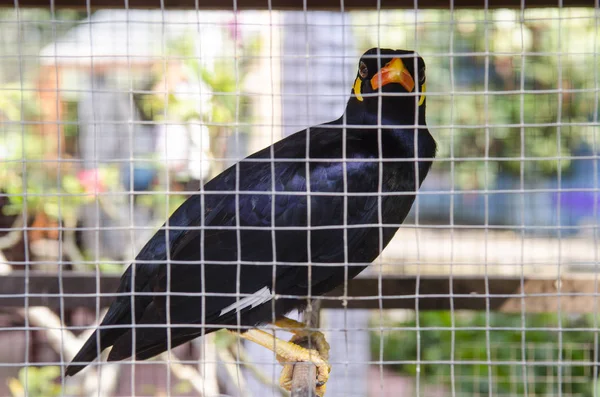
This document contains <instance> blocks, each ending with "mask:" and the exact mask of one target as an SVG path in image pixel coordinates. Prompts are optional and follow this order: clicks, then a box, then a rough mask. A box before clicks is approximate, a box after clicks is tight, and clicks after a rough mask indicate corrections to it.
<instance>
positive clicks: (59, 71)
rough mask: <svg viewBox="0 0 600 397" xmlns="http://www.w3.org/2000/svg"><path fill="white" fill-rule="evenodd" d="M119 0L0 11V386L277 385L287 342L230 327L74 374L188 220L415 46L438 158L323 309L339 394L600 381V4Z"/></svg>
mask: <svg viewBox="0 0 600 397" xmlns="http://www.w3.org/2000/svg"><path fill="white" fill-rule="evenodd" d="M128 4H129V3H126V4H124V5H123V6H122V7H114V5H113V4H111V3H110V2H109V3H107V4H106V5H108V6H113V7H114V8H113V9H107V10H95V9H93V7H95V6H96V4H94V3H91V2H87V3H85V4H84V3H82V4H80V5H79V6H80V7H83V8H73V7H71V8H69V7H67V8H56V7H55V4H54V3H53V2H51V3H50V4H49V5H48V6H47V7H45V8H27V7H25V6H22V5H21V4H19V2H15V3H14V4H4V3H3V5H4V6H5V8H0V207H1V212H0V271H1V272H2V279H1V280H0V285H1V288H0V305H1V306H2V310H1V311H0V321H1V322H2V328H1V329H0V331H1V332H0V338H3V339H2V341H1V342H0V364H1V365H0V371H2V375H1V376H0V377H1V378H2V379H3V380H5V381H4V382H0V394H1V395H10V396H22V395H23V396H36V397H37V396H45V397H51V396H80V395H81V396H83V395H86V396H88V395H90V396H107V397H108V396H133V395H135V396H163V395H168V396H192V395H193V396H196V395H202V396H216V395H228V396H229V395H230V396H263V395H274V396H275V395H283V393H284V392H283V391H282V390H281V389H280V388H279V387H278V377H279V373H280V370H281V367H280V365H279V364H278V363H277V361H276V360H275V357H274V355H273V353H272V352H270V351H268V350H266V349H264V348H262V347H259V346H257V345H254V344H250V343H247V342H245V341H244V342H240V341H238V339H236V338H234V337H232V336H231V335H230V334H228V333H226V332H218V333H213V334H211V335H208V336H206V337H203V338H199V339H196V340H194V341H193V342H190V343H188V344H185V345H183V346H180V347H177V348H176V349H173V350H172V351H171V352H169V353H164V354H162V355H160V356H158V357H157V358H156V359H153V360H149V361H139V360H136V361H135V362H134V363H131V362H130V361H129V362H127V361H126V362H125V363H107V362H106V360H105V358H106V355H104V356H103V358H102V359H101V360H99V361H97V362H95V364H93V365H91V366H90V368H89V369H86V370H85V372H82V373H81V375H77V376H76V377H72V378H64V377H63V376H62V375H63V374H64V370H65V368H66V365H67V364H68V363H69V361H70V360H71V359H72V358H73V356H74V355H75V353H76V352H77V350H78V349H79V348H80V346H81V345H82V344H83V342H84V340H85V339H86V338H87V336H88V335H89V334H90V333H91V330H92V329H93V328H95V327H96V326H97V324H98V323H99V321H100V320H101V319H102V317H103V316H104V314H105V312H106V308H107V305H108V304H109V303H110V302H111V301H112V300H113V299H114V298H115V293H114V291H115V290H116V288H117V286H118V282H119V277H120V275H121V274H122V272H123V271H124V270H125V268H126V266H127V265H128V264H130V263H131V262H132V261H133V260H134V258H135V256H136V255H137V253H138V252H139V250H140V249H141V248H142V246H143V245H144V244H145V243H146V241H147V240H148V239H149V238H150V237H151V236H152V235H153V234H154V232H155V231H156V230H157V228H158V227H160V225H161V224H163V222H165V220H166V219H167V218H168V217H169V215H170V214H171V213H172V212H173V210H174V209H175V208H176V207H177V206H178V205H180V204H181V203H182V202H183V200H184V199H185V198H186V197H188V196H189V195H190V194H194V193H195V192H196V190H197V189H199V188H200V187H201V186H202V185H203V184H204V183H206V182H207V181H209V180H210V179H211V178H213V177H214V176H216V175H218V174H219V173H220V172H222V171H223V170H225V169H226V168H227V167H229V166H230V165H232V164H235V163H236V162H237V161H239V160H240V159H242V158H243V157H245V156H247V155H249V154H251V153H253V152H256V151H257V150H259V149H262V148H264V147H266V146H268V145H271V144H273V143H275V142H277V141H279V140H280V139H283V138H285V137H287V136H289V135H291V134H293V133H294V132H296V131H299V130H302V129H304V128H308V127H311V126H315V125H317V124H320V123H324V122H328V121H331V120H334V119H337V118H338V117H340V115H341V114H342V113H343V112H344V109H345V107H346V103H347V101H348V99H349V97H350V93H351V90H352V85H353V82H354V79H355V78H356V73H357V65H358V60H359V58H360V57H361V54H362V53H363V52H364V51H365V50H367V49H369V48H371V47H381V48H393V49H405V50H414V51H417V52H418V53H419V55H420V56H421V57H422V58H423V59H424V60H425V62H426V64H427V93H426V95H427V123H428V128H429V130H430V132H431V134H432V135H433V136H434V138H435V139H436V141H437V144H438V152H437V156H436V158H435V160H434V163H433V166H432V168H431V171H430V172H429V174H428V176H427V178H426V179H425V182H424V183H423V185H422V187H421V188H420V190H419V191H418V192H417V193H416V200H415V203H414V204H413V206H412V210H411V213H410V214H409V216H408V218H407V219H406V220H405V222H404V223H403V225H402V226H401V227H400V228H399V231H398V232H397V233H396V235H395V237H394V238H393V240H392V242H391V243H390V244H389V246H388V247H387V248H386V249H385V250H384V252H383V253H382V254H381V255H380V256H379V257H378V258H377V259H376V260H375V262H373V264H372V265H371V266H370V267H369V268H367V269H366V270H365V271H364V272H362V273H361V275H360V276H359V277H358V278H357V279H356V280H353V281H352V282H350V283H349V284H348V285H347V286H342V287H341V289H340V290H338V295H335V296H337V298H336V297H331V296H329V297H324V298H317V301H319V302H320V306H321V310H320V312H319V320H320V323H319V324H318V327H317V328H318V329H319V330H320V331H322V332H323V333H324V334H325V336H326V338H327V339H328V341H329V343H330V344H331V352H330V359H329V362H330V364H331V365H332V372H331V376H330V379H329V381H328V383H327V393H326V395H327V396H397V395H418V396H424V397H429V396H432V397H433V396H483V395H486V396H492V395H495V396H517V395H535V396H565V397H571V396H573V397H574V396H582V397H583V396H597V395H598V394H600V385H599V383H598V369H597V367H598V356H599V353H598V318H597V314H596V313H597V311H598V303H597V296H598V276H597V274H598V263H599V259H598V248H597V247H598V219H599V215H598V180H599V176H598V143H597V134H598V132H599V131H600V128H599V126H600V122H599V117H598V113H599V110H600V101H599V96H600V72H599V69H600V56H599V54H600V6H599V5H598V2H597V1H596V2H595V4H594V3H592V2H590V4H589V5H588V6H587V7H579V8H565V7H563V4H562V3H561V4H548V7H549V8H528V7H526V2H522V3H521V6H520V7H518V6H517V7H513V8H510V9H508V8H507V9H497V8H490V7H489V6H496V5H493V4H488V2H485V4H481V5H479V8H472V9H459V8H456V7H455V6H454V2H450V3H449V5H445V6H443V7H442V8H438V9H429V8H426V7H424V6H423V4H421V3H420V2H415V3H414V5H410V6H408V8H406V9H393V8H391V9H388V8H386V9H383V8H378V7H377V6H376V5H374V6H373V7H372V8H368V7H366V6H363V7H361V9H360V10H352V9H347V8H346V5H345V4H344V2H343V1H342V3H341V8H340V5H338V7H337V9H336V11H331V10H320V11H314V10H312V8H309V7H308V6H307V4H306V3H304V4H303V3H302V2H299V4H297V5H296V6H295V7H296V8H297V10H296V11H291V10H281V9H276V8H274V7H272V6H270V5H271V3H269V4H266V2H265V5H263V6H260V7H254V8H255V9H254V10H239V9H238V6H237V3H236V2H234V3H233V5H231V4H229V5H224V4H223V5H221V6H220V8H221V9H222V10H221V11H214V10H204V9H201V7H203V6H202V5H201V4H199V3H198V2H196V4H195V9H194V5H193V4H192V5H191V9H189V10H174V9H169V8H168V7H166V6H165V5H164V3H161V4H162V7H160V6H158V7H156V6H155V7H154V9H151V10H138V9H130V8H129V5H128ZM33 5H35V4H33ZM352 5H354V3H353V4H352ZM506 5H507V6H509V5H511V4H506ZM580 5H581V4H580ZM38 6H39V5H38ZM67 6H69V4H67ZM513 6H514V5H513ZM324 7H325V6H324ZM348 8H350V7H348ZM298 244H303V242H299V243H298ZM340 291H341V292H340ZM340 293H341V294H344V293H345V294H346V296H344V299H343V300H340V299H339V295H340ZM299 317H301V316H299ZM132 327H133V328H135V327H136V325H135V324H134V325H132ZM277 336H278V337H281V338H283V339H287V338H288V337H289V336H288V335H287V334H284V335H281V332H277Z"/></svg>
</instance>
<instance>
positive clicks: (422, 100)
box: [419, 83, 427, 106]
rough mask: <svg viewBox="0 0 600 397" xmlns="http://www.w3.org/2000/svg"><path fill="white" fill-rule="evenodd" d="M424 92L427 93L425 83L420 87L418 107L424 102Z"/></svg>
mask: <svg viewBox="0 0 600 397" xmlns="http://www.w3.org/2000/svg"><path fill="white" fill-rule="evenodd" d="M425 91H427V86H426V84H425V83H423V85H422V86H421V98H419V106H421V105H422V104H423V102H425Z"/></svg>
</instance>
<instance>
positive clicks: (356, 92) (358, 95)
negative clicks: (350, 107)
mask: <svg viewBox="0 0 600 397" xmlns="http://www.w3.org/2000/svg"><path fill="white" fill-rule="evenodd" d="M361 84H362V80H361V79H360V77H357V78H356V80H355V81H354V95H356V99H358V100H359V101H361V102H362V101H363V97H362V95H361V93H360V86H361Z"/></svg>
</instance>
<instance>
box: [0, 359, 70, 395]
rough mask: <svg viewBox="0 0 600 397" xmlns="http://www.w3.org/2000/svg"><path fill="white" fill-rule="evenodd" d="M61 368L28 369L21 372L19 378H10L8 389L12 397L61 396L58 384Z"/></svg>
mask: <svg viewBox="0 0 600 397" xmlns="http://www.w3.org/2000/svg"><path fill="white" fill-rule="evenodd" d="M59 377H60V367H57V366H46V367H28V368H22V369H21V370H19V378H18V379H15V378H9V379H8V381H7V383H8V388H9V390H10V393H11V395H12V397H25V396H28V397H54V396H59V395H61V390H62V388H61V385H60V383H59V382H58V378H59Z"/></svg>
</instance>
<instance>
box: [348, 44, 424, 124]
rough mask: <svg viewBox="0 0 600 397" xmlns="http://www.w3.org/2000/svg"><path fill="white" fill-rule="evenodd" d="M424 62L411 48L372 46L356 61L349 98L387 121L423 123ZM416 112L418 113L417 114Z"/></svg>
mask: <svg viewBox="0 0 600 397" xmlns="http://www.w3.org/2000/svg"><path fill="white" fill-rule="evenodd" d="M425 82H426V77H425V62H424V61H423V59H422V58H421V57H420V56H419V54H417V53H416V52H414V51H404V50H390V49H384V48H381V49H379V48H372V49H370V50H368V51H367V52H365V53H364V54H363V56H362V57H361V58H360V61H359V62H358V71H357V74H356V79H355V80H354V85H353V87H352V99H351V101H355V103H356V102H360V103H361V105H362V106H365V107H366V109H367V111H368V112H369V113H371V114H374V115H377V114H379V113H378V112H379V100H380V98H381V114H382V115H383V116H385V117H386V118H389V119H391V120H390V121H401V122H403V123H406V124H414V122H415V118H416V117H418V118H419V124H421V121H422V122H423V123H422V124H425V88H426V84H425ZM417 114H418V116H417Z"/></svg>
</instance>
